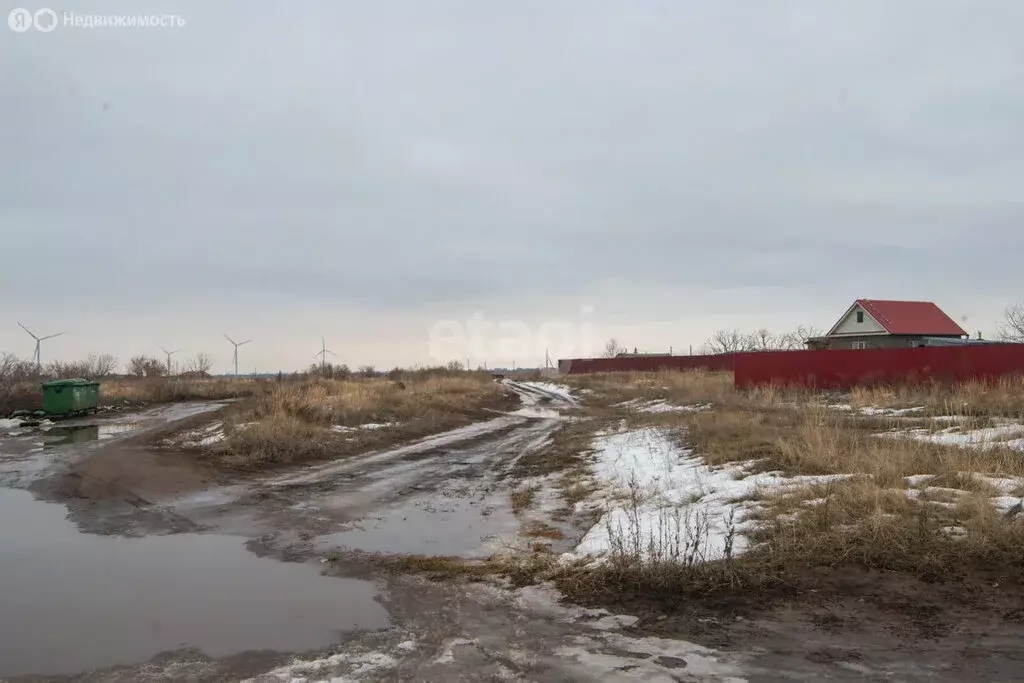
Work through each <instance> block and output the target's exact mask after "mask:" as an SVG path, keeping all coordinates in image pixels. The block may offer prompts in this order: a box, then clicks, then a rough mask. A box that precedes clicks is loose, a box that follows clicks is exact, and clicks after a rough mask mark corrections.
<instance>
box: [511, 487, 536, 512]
mask: <svg viewBox="0 0 1024 683" xmlns="http://www.w3.org/2000/svg"><path fill="white" fill-rule="evenodd" d="M537 490H538V487H536V486H530V487H528V488H524V489H517V490H515V491H513V492H512V493H511V494H509V501H510V502H511V503H512V511H513V512H516V513H518V512H522V511H523V510H527V509H529V508H530V507H531V506H532V505H533V499H534V497H535V496H536V495H537Z"/></svg>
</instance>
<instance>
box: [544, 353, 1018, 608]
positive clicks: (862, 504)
mask: <svg viewBox="0 0 1024 683" xmlns="http://www.w3.org/2000/svg"><path fill="white" fill-rule="evenodd" d="M714 381H715V380H714V379H713V376H700V374H699V373H696V376H694V373H679V376H678V377H676V378H675V379H674V380H666V379H665V378H663V377H662V376H661V375H660V374H639V375H629V374H622V375H618V376H599V377H595V378H586V379H581V380H578V381H575V383H577V385H578V386H583V387H586V388H591V390H592V392H593V393H591V394H584V396H585V397H587V399H588V402H591V404H592V405H593V406H595V407H596V409H598V410H603V411H605V412H603V413H602V415H603V417H604V418H605V419H606V420H609V421H611V420H614V419H620V420H622V421H623V422H624V423H625V424H626V425H629V426H640V425H654V426H660V427H663V428H667V429H671V430H674V431H675V433H676V434H677V435H678V438H679V439H680V441H681V442H682V444H683V445H686V446H689V447H692V448H693V449H694V450H695V452H696V453H697V454H699V455H700V456H702V457H703V458H704V460H705V461H706V462H707V463H708V464H710V465H725V464H728V463H738V462H749V461H751V460H756V461H759V464H758V466H757V467H756V468H755V469H760V470H762V471H764V470H781V471H783V472H786V473H787V474H791V475H797V474H800V475H849V476H848V477H847V478H843V479H838V480H834V481H832V482H831V483H827V484H818V485H815V486H805V487H802V488H797V489H793V488H789V489H782V490H778V489H776V490H772V489H768V490H765V491H760V490H758V491H756V492H755V493H754V494H753V495H752V496H751V498H752V499H754V500H757V501H758V504H759V505H760V508H759V509H758V511H757V512H756V513H755V518H756V519H758V520H760V527H759V528H758V529H757V531H755V532H753V533H752V536H751V539H750V540H751V541H752V542H753V543H754V546H753V547H752V548H751V549H750V550H749V551H748V552H747V553H746V554H744V555H742V556H739V557H734V558H729V559H727V560H724V561H720V562H713V563H707V564H697V565H695V566H687V565H686V563H680V562H664V561H650V560H648V559H645V558H643V557H633V556H631V555H630V554H629V553H624V554H619V556H618V557H615V558H613V560H612V561H611V562H609V563H607V564H606V565H605V566H602V567H600V568H597V569H587V570H584V571H576V572H572V573H566V574H562V575H559V577H558V578H557V580H558V581H559V585H560V586H561V587H562V588H563V590H565V591H567V592H568V593H569V594H570V595H572V596H573V597H576V598H577V599H582V600H584V601H587V600H588V599H589V598H591V597H593V596H594V595H597V594H602V595H604V596H605V598H606V599H609V600H613V599H617V597H616V596H619V595H622V594H625V593H629V594H636V595H641V596H644V597H646V598H651V597H657V599H659V600H666V601H672V600H677V599H678V598H677V597H674V596H678V595H683V596H686V595H691V596H692V595H694V593H693V589H694V588H697V589H699V591H703V592H711V593H715V592H716V591H723V590H724V591H726V592H727V593H731V592H734V591H735V590H736V589H742V588H750V589H754V590H768V589H769V588H773V587H779V586H785V585H793V584H795V583H798V582H799V579H800V577H801V576H803V575H805V573H806V572H808V571H811V570H814V569H816V568H831V567H836V566H842V565H845V566H854V567H859V568H867V569H885V570H891V571H897V572H903V573H907V574H912V575H914V576H916V577H919V578H926V579H956V578H958V577H963V576H965V575H966V574H970V573H972V572H995V573H996V574H1000V575H1005V576H1008V577H1011V580H1015V581H1021V580H1024V574H1022V567H1021V563H1020V561H1019V558H1020V557H1021V556H1022V554H1024V518H1022V517H1016V518H1012V517H1007V516H1006V515H1004V514H1002V513H1001V512H1000V511H999V510H998V509H996V508H995V507H994V505H993V502H992V500H991V498H992V497H993V496H995V495H999V494H1000V491H999V490H998V489H997V488H996V487H995V486H993V484H992V483H990V482H988V481H986V477H1000V478H1008V479H1020V480H1021V481H1022V485H1021V486H1020V487H1018V489H1017V493H1021V494H1024V457H1022V455H1021V453H1020V452H1019V451H1013V450H1010V449H1009V448H1006V447H1002V446H999V445H993V446H992V447H989V448H984V449H981V448H971V447H967V446H964V447H959V446H952V445H943V444H937V443H933V442H929V441H924V440H916V439H912V438H909V437H896V436H892V437H890V436H878V434H880V433H882V432H887V431H893V430H897V429H898V430H906V429H908V428H912V427H913V428H926V429H930V430H938V429H941V428H945V427H948V426H950V424H952V423H949V422H937V421H934V420H931V419H930V418H929V417H928V416H930V415H938V414H944V415H954V414H955V415H967V416H969V417H968V419H966V420H961V421H959V422H957V423H956V424H957V425H958V426H959V427H960V428H961V429H963V430H967V429H978V428H982V427H988V426H992V425H993V424H996V422H995V421H994V420H995V419H998V418H1004V417H1020V415H1021V412H1020V411H1021V407H1022V406H1024V384H1021V382H1020V380H1019V379H1013V380H1006V381H1004V382H1001V383H998V384H996V385H984V384H967V385H958V386H953V387H941V386H928V387H924V388H917V389H908V388H900V389H870V390H857V391H855V392H853V396H852V403H853V404H854V405H855V406H856V407H866V406H873V407H891V408H905V407H916V406H924V407H925V408H926V410H925V411H922V413H921V414H915V416H886V415H874V416H868V415H863V414H860V413H859V411H856V410H852V411H842V410H836V409H834V408H828V407H826V405H825V404H826V403H836V402H846V401H847V400H848V399H847V398H846V397H835V396H831V397H823V396H815V395H811V394H809V393H806V392H801V391H788V390H778V389H773V388H770V387H769V388H765V389H761V390H758V391H752V392H739V391H734V390H732V388H731V387H728V386H721V385H719V386H718V387H717V388H716V387H715V386H714V384H713V382H714ZM718 381H719V382H720V381H721V380H718ZM633 398H643V399H666V400H669V401H670V402H672V403H676V404H679V405H686V404H692V403H703V402H711V403H713V404H714V406H715V408H714V409H713V410H711V411H708V412H696V413H694V412H678V413H658V414H650V413H644V412H641V411H637V410H635V409H634V410H631V409H628V408H622V407H615V406H614V404H615V403H619V402H621V401H626V400H630V399H633ZM921 474H930V475H933V478H931V479H930V480H929V481H928V482H927V483H925V484H921V485H919V490H918V491H917V492H915V495H914V497H911V495H909V494H908V492H907V490H906V489H907V487H908V482H907V480H906V477H908V476H911V475H921ZM954 489H955V490H954Z"/></svg>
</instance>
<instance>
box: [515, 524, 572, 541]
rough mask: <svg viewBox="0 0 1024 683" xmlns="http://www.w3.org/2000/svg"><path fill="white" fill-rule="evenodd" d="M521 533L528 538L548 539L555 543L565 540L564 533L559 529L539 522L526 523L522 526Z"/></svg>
mask: <svg viewBox="0 0 1024 683" xmlns="http://www.w3.org/2000/svg"><path fill="white" fill-rule="evenodd" d="M521 533H522V535H523V536H526V537H529V538H550V539H552V540H556V541H560V540H562V539H564V538H565V533H564V532H563V531H562V530H561V529H559V528H558V527H555V526H551V525H550V524H547V523H545V522H542V521H539V520H530V521H529V522H527V523H526V524H525V525H523V528H522V531H521Z"/></svg>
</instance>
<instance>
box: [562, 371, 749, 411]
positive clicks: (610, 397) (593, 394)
mask: <svg viewBox="0 0 1024 683" xmlns="http://www.w3.org/2000/svg"><path fill="white" fill-rule="evenodd" d="M559 381H560V382H562V383H565V384H568V385H570V386H573V387H576V388H577V389H582V390H585V393H584V394H583V397H584V399H585V403H586V404H587V405H591V406H597V407H607V406H611V405H613V404H615V403H621V402H623V401H628V400H632V399H635V398H640V399H648V400H653V399H667V400H671V401H673V402H676V403H679V404H690V403H708V402H713V403H724V402H727V401H731V400H734V399H735V398H737V397H738V396H739V394H737V392H736V391H735V390H734V389H733V379H732V373H731V372H704V371H699V370H695V371H690V372H669V371H665V372H605V373H595V374H592V375H565V376H564V377H562V378H560V379H559Z"/></svg>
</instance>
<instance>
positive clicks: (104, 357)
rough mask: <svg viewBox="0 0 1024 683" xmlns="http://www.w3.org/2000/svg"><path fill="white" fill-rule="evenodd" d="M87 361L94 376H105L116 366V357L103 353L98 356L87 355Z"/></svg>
mask: <svg viewBox="0 0 1024 683" xmlns="http://www.w3.org/2000/svg"><path fill="white" fill-rule="evenodd" d="M89 363H90V365H92V373H93V376H94V377H107V376H109V375H110V374H112V373H113V372H114V370H115V369H116V368H117V358H115V357H114V356H112V355H110V354H109V353H104V354H101V355H99V356H95V357H93V356H89Z"/></svg>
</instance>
